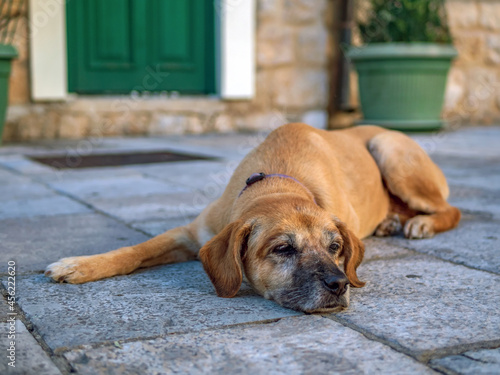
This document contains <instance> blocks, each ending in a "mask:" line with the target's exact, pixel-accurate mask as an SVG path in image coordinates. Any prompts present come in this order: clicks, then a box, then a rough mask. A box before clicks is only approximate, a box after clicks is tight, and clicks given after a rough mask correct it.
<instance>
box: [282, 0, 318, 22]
mask: <svg viewBox="0 0 500 375" xmlns="http://www.w3.org/2000/svg"><path fill="white" fill-rule="evenodd" d="M284 5H285V7H284V10H285V12H284V15H285V20H287V21H289V22H292V23H299V22H300V23H301V22H308V21H315V20H318V19H321V18H322V17H321V16H322V15H323V12H324V10H325V7H326V1H325V0H285V4H284Z"/></svg>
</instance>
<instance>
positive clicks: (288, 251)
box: [272, 245, 297, 256]
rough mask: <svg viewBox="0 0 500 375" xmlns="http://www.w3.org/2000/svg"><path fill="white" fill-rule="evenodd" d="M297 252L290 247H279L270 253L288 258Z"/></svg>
mask: <svg viewBox="0 0 500 375" xmlns="http://www.w3.org/2000/svg"><path fill="white" fill-rule="evenodd" d="M296 252H297V251H296V250H295V248H294V247H293V246H292V245H279V246H276V247H275V248H274V249H273V251H272V253H273V254H277V255H283V256H290V255H294V254H295V253H296Z"/></svg>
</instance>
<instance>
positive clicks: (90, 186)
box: [49, 176, 189, 200]
mask: <svg viewBox="0 0 500 375" xmlns="http://www.w3.org/2000/svg"><path fill="white" fill-rule="evenodd" d="M49 185H51V186H52V187H53V188H55V189H57V190H58V191H64V192H65V193H68V194H71V195H73V196H76V197H78V198H80V199H83V200H87V199H90V198H92V199H99V198H101V199H107V198H130V197H134V196H141V197H143V196H148V195H153V194H168V193H182V192H186V191H189V190H188V189H186V188H184V187H182V186H179V185H176V184H174V183H168V182H165V181H158V180H154V179H151V178H145V177H143V176H130V177H129V176H124V177H116V176H111V177H109V178H99V179H78V180H70V181H60V182H57V181H56V182H49Z"/></svg>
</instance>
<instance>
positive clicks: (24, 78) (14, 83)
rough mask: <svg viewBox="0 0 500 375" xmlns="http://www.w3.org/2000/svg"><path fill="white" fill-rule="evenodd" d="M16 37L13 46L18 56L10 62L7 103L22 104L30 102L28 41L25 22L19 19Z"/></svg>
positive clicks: (23, 19)
mask: <svg viewBox="0 0 500 375" xmlns="http://www.w3.org/2000/svg"><path fill="white" fill-rule="evenodd" d="M18 22H19V23H18V25H17V30H19V31H18V32H17V33H16V37H15V38H14V40H13V45H14V46H15V47H16V49H17V51H18V54H19V56H18V57H17V58H16V59H14V60H13V61H12V71H11V74H10V80H9V103H10V104H22V103H28V102H29V100H30V91H29V74H28V70H29V67H28V64H29V60H28V41H29V39H28V38H26V37H25V35H27V28H28V26H27V21H26V19H25V18H20V19H19V21H18Z"/></svg>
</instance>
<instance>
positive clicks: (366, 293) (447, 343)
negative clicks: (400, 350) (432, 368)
mask: <svg viewBox="0 0 500 375" xmlns="http://www.w3.org/2000/svg"><path fill="white" fill-rule="evenodd" d="M358 275H359V276H360V278H361V280H365V281H368V283H367V285H366V286H365V287H364V288H361V289H354V290H352V291H351V306H350V308H349V309H348V310H347V311H345V312H343V313H340V314H337V315H336V316H337V317H338V318H339V319H341V321H345V322H349V323H351V324H354V325H356V326H358V327H360V328H361V329H363V330H366V331H368V332H370V333H372V334H374V335H376V336H379V337H381V338H383V339H384V340H388V341H389V342H393V343H396V344H397V345H400V346H402V347H404V348H406V350H409V351H411V352H413V353H415V354H416V355H420V354H422V353H425V352H428V351H432V350H436V349H442V348H447V347H452V346H464V347H465V346H466V345H468V344H471V343H475V342H483V341H491V340H499V339H500V315H499V314H495V313H493V312H494V311H496V310H497V309H498V306H500V294H499V293H498V291H499V290H500V276H498V275H494V274H491V273H487V272H483V271H478V270H473V269H469V268H466V267H464V266H460V265H455V264H452V263H449V262H445V261H441V260H439V259H435V258H432V257H429V256H426V255H416V256H408V257H405V258H401V259H390V260H377V261H371V262H367V263H364V264H363V263H362V264H361V266H360V268H359V271H358Z"/></svg>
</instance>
